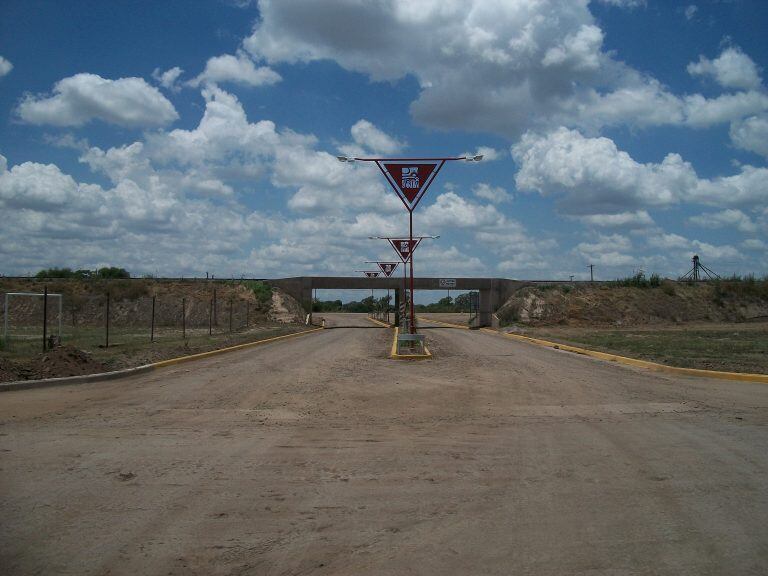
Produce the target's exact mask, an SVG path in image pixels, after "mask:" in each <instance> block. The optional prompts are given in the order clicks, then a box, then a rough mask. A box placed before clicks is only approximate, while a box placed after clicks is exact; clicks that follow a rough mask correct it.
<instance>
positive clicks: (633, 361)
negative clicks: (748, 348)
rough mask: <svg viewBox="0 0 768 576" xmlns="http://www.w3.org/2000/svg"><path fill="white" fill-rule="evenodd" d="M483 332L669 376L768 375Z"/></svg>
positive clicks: (755, 378)
mask: <svg viewBox="0 0 768 576" xmlns="http://www.w3.org/2000/svg"><path fill="white" fill-rule="evenodd" d="M481 330H482V331H483V332H488V333H490V334H496V335H500V336H505V337H507V338H511V339H513V340H517V341H519V342H527V343H529V344H535V345H537V346H543V347H545V348H553V349H557V350H565V351H566V352H573V353H575V354H581V355H584V356H590V357H592V358H597V359H599V360H606V361H608V362H617V363H619V364H624V365H627V366H634V367H636V368H644V369H646V370H653V371H655V372H666V373H670V374H679V375H684V376H694V377H698V378H717V379H720V380H736V381H739V382H759V383H763V384H768V374H750V373H746V372H723V371H719V370H702V369H700V368H682V367H679V366H669V365H667V364H659V363H658V362H651V361H649V360H640V359H638V358H629V357H627V356H620V355H618V354H611V353H608V352H598V351H597V350H589V349H587V348H580V347H578V346H572V345H570V344H563V343H559V342H551V341H549V340H542V339H541V338H532V337H530V336H523V335H521V334H510V333H507V332H500V331H498V330H492V329H489V328H481Z"/></svg>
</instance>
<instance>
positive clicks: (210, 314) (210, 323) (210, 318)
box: [208, 290, 215, 336]
mask: <svg viewBox="0 0 768 576" xmlns="http://www.w3.org/2000/svg"><path fill="white" fill-rule="evenodd" d="M214 292H215V290H214ZM211 334H213V298H211V306H210V307H209V308H208V336H210V335H211Z"/></svg>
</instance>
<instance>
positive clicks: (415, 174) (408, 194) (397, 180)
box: [376, 160, 445, 211]
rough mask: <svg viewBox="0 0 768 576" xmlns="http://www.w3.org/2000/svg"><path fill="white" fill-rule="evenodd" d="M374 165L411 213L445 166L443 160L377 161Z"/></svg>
mask: <svg viewBox="0 0 768 576" xmlns="http://www.w3.org/2000/svg"><path fill="white" fill-rule="evenodd" d="M376 163H377V164H378V165H379V168H381V171H382V172H383V173H384V176H386V177H387V181H388V182H389V184H390V186H392V188H393V189H394V191H395V192H397V195H398V196H399V197H400V200H402V201H403V204H405V207H406V208H408V210H410V211H413V209H414V208H416V205H417V204H418V203H419V200H421V197H422V196H424V193H425V192H426V191H427V188H429V185H430V184H432V180H434V179H435V176H436V175H437V173H438V171H439V170H440V168H442V166H443V164H445V160H414V161H413V162H408V161H398V162H383V161H382V162H380V161H378V160H377V161H376Z"/></svg>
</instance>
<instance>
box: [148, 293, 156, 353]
mask: <svg viewBox="0 0 768 576" xmlns="http://www.w3.org/2000/svg"><path fill="white" fill-rule="evenodd" d="M155 298H156V296H152V328H150V332H149V341H150V342H154V341H155Z"/></svg>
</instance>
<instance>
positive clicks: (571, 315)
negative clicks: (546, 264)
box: [497, 281, 768, 326]
mask: <svg viewBox="0 0 768 576" xmlns="http://www.w3.org/2000/svg"><path fill="white" fill-rule="evenodd" d="M763 288H764V287H762V286H757V289H755V288H754V286H753V287H751V288H750V287H749V286H747V285H744V286H741V285H735V284H734V285H733V286H731V285H729V284H726V283H712V284H703V283H702V284H686V283H678V282H670V281H665V282H663V283H662V284H661V285H660V286H655V287H644V288H638V287H626V286H612V285H608V284H603V285H586V286H574V285H568V284H565V285H548V286H524V287H522V288H521V289H520V290H518V291H517V292H515V293H514V294H513V295H512V296H511V297H510V298H509V299H508V300H507V301H506V302H505V303H504V305H503V306H502V307H501V308H500V309H499V310H498V312H497V316H498V317H499V321H500V323H501V324H502V325H510V324H514V323H519V324H526V325H530V326H552V325H569V326H636V325H648V324H681V323H688V322H748V321H756V320H765V319H766V318H767V317H768V296H767V295H766V293H765V292H766V291H765V290H764V289H763Z"/></svg>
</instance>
